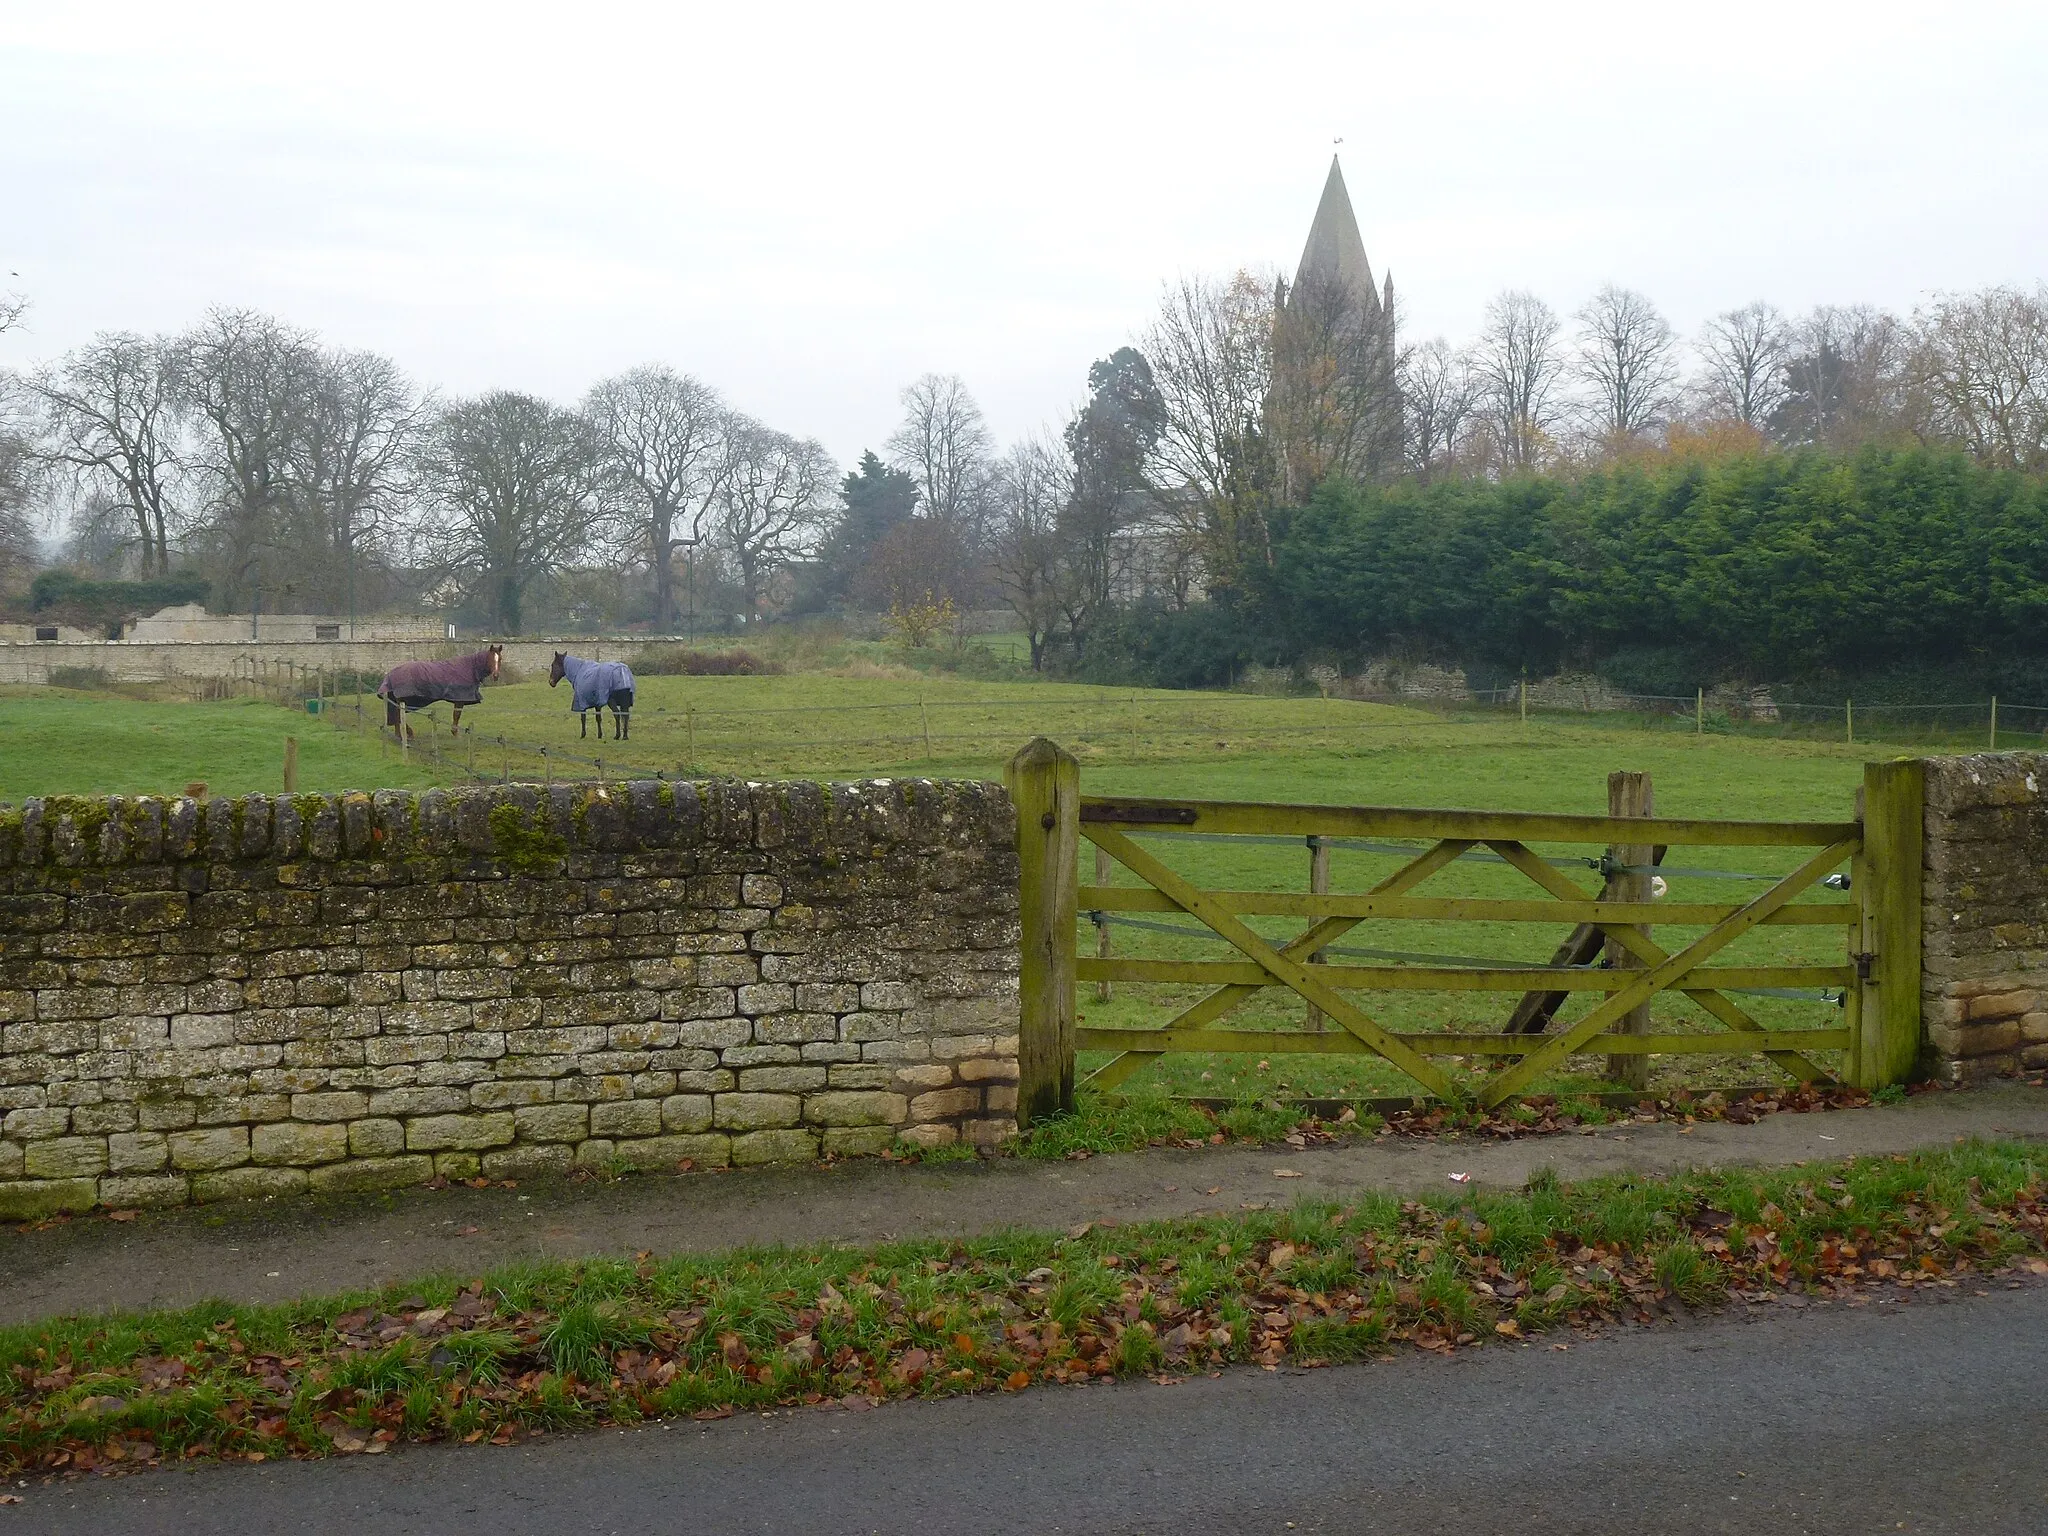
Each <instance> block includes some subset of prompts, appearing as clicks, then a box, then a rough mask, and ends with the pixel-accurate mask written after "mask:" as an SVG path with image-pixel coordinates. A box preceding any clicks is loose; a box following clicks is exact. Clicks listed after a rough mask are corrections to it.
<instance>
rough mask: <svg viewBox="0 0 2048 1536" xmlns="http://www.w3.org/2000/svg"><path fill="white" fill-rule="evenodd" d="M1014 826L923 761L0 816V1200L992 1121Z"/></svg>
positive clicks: (1009, 965) (650, 1164) (673, 1151)
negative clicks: (775, 775)
mask: <svg viewBox="0 0 2048 1536" xmlns="http://www.w3.org/2000/svg"><path fill="white" fill-rule="evenodd" d="M1012 825H1013V817H1012V815H1011V812H1010V808H1009V803H1008V801H1007V799H1005V798H1004V796H1003V795H1002V792H1001V791H1000V790H999V789H997V788H995V787H994V786H991V785H986V784H953V783H932V782H925V781H914V782H912V783H903V782H889V783H876V784H852V785H834V786H830V787H829V788H827V787H822V786H818V785H814V784H807V783H803V784H787V785H782V784H757V785H749V784H744V783H739V782H737V781H703V782H686V783H675V784H671V783H660V784H655V783H645V782H638V781H635V782H629V783H614V784H610V785H605V786H601V787H597V788H590V787H586V786H555V787H554V788H553V789H551V790H543V789H541V788H540V787H538V786H532V785H508V786H501V787H498V786H494V787H487V788H480V789H465V790H455V791H442V790H434V791H429V792H427V793H425V794H421V795H410V794H405V793H402V792H391V791H386V792H381V793H379V794H378V795H376V796H370V795H365V794H358V793H352V794H346V795H340V796H332V797H330V796H320V795H295V796H291V797H283V796H278V797H269V796H263V795H250V796H244V797H240V798H239V799H236V800H234V801H228V800H226V799H220V800H215V801H212V802H210V803H207V804H205V805H200V804H197V803H195V802H193V801H190V800H158V799H154V798H152V797H138V798H137V799H134V800H123V799H107V800H97V799H91V798H87V799H84V800H80V799H79V798H78V797H70V798H67V799H56V800H33V801H30V802H28V803H26V804H24V805H23V806H21V807H19V808H18V809H16V808H7V809H5V810H0V1215H10V1214H11V1215H14V1216H23V1215H29V1214H36V1213H45V1214H46V1213H47V1212H48V1211H50V1210H54V1209H70V1208H77V1207H78V1206H80V1205H82V1204H90V1203H92V1202H93V1201H95V1200H97V1201H102V1202H111V1203H119V1204H123V1205H137V1204H151V1203H175V1202H177V1201H181V1200H186V1199H218V1198H228V1197H235V1196H245V1195H253V1194H284V1193H291V1192H293V1191H297V1190H324V1189H333V1190H339V1189H363V1188H377V1187H388V1186H392V1185H397V1184H404V1183H413V1182H420V1181H423V1180H426V1179H429V1178H433V1177H435V1176H437V1175H439V1176H445V1177H449V1178H455V1177H475V1176H478V1175H479V1174H485V1175H490V1176H493V1177H498V1176H503V1177H518V1176H531V1175H534V1174H544V1173H565V1172H569V1171H572V1170H574V1169H577V1168H598V1167H604V1168H612V1167H628V1168H669V1167H674V1166H675V1165H676V1164H677V1163H678V1162H679V1161H680V1160H682V1159H685V1158H688V1159H690V1160H692V1161H694V1162H695V1163H696V1164H697V1165H698V1166H711V1165H716V1164H721V1163H728V1162H731V1163H743V1162H758V1161H770V1160H778V1159H788V1158H809V1157H816V1156H819V1155H821V1154H822V1155H830V1154H840V1153H856V1152H873V1151H879V1150H883V1149H885V1148H886V1147H888V1146H889V1145H891V1144H892V1143H894V1142H895V1141H896V1140H898V1139H899V1138H905V1137H907V1138H909V1139H911V1140H914V1141H918V1142H920V1143H923V1144H927V1145H930V1144H939V1143H944V1142H947V1141H953V1140H959V1139H963V1138H965V1139H974V1140H986V1139H989V1138H992V1137H996V1136H1000V1135H1003V1134H1005V1133H1006V1132H1007V1130H1009V1129H1011V1128H1013V1127H1014V1110H1015V1100H1016V1090H1015V1082H1016V1049H1017V1040H1016V1019H1017V1005H1016V962H1017V957H1016V949H1015V922H1016V867H1015V855H1014V851H1013V848H1012V845H1011V831H1012ZM101 833H103V834H104V835H103V836H102V835H97V834H101ZM508 874H513V875H517V876H519V878H517V879H511V880H508V879H507V878H506V876H507V875H508Z"/></svg>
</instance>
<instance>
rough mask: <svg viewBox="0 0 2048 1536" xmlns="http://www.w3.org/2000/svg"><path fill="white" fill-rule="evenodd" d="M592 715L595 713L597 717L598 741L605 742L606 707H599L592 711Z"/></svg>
mask: <svg viewBox="0 0 2048 1536" xmlns="http://www.w3.org/2000/svg"><path fill="white" fill-rule="evenodd" d="M591 713H593V714H594V715H596V716H597V739H598V740H599V741H603V740H604V706H603V705H602V704H600V705H598V706H597V708H596V709H594V710H593V711H591Z"/></svg>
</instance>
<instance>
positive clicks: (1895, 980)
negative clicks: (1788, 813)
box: [1848, 761, 1927, 1088]
mask: <svg viewBox="0 0 2048 1536" xmlns="http://www.w3.org/2000/svg"><path fill="white" fill-rule="evenodd" d="M1926 800H1927V765H1926V764H1925V763H1923V762H1918V761H1906V762H1896V763H1870V764H1867V765H1866V766H1865V767H1864V770H1863V859H1862V866H1863V868H1862V873H1863V876H1864V881H1863V890H1862V892H1861V894H1860V896H1859V897H1858V900H1859V901H1860V903H1861V905H1862V908H1863V918H1862V924H1861V928H1860V932H1861V934H1862V947H1861V953H1862V954H1863V955H1865V956H1867V957H1868V959H1867V960H1865V961H1864V962H1863V965H1864V967H1865V968H1867V970H1868V972H1869V979H1868V980H1866V981H1863V982H1861V983H1859V986H1860V988H1861V993H1862V995H1861V997H1860V999H1859V1002H1860V1007H1859V1008H1858V1009H1857V1012H1856V1021H1857V1036H1858V1038H1857V1040H1856V1041H1855V1043H1854V1047H1853V1048H1852V1049H1851V1051H1850V1053H1849V1064H1848V1065H1849V1072H1850V1080H1851V1081H1852V1082H1853V1083H1855V1085H1856V1086H1857V1087H1859V1088H1882V1087H1885V1086H1886V1085H1887V1084H1891V1083H1903V1082H1906V1081H1908V1080H1909V1079H1910V1078H1912V1076H1913V1075H1914V1072H1915V1070H1916V1067H1917V1065H1918V1062H1919V1057H1920V1039H1921V1025H1920V922H1921V913H1920V887H1921V858H1922V843H1923V840H1924V836H1925V834H1924V831H1923V825H1924V818H1925V814H1926ZM1852 931H1856V930H1852Z"/></svg>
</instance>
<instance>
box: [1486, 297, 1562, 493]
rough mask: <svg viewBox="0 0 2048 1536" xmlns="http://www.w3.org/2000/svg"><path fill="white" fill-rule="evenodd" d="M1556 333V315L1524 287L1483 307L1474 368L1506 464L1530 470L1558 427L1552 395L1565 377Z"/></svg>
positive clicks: (1556, 412)
mask: <svg viewBox="0 0 2048 1536" xmlns="http://www.w3.org/2000/svg"><path fill="white" fill-rule="evenodd" d="M1557 333H1558V320H1557V316H1556V314H1554V313H1553V312H1552V311H1551V308H1550V306H1549V305H1548V304H1546V303H1544V302H1543V301H1542V300H1541V299H1539V298H1537V297H1536V295H1535V294H1533V293H1529V292H1527V291H1526V290H1523V289H1513V290H1510V291H1509V292H1507V293H1503V294H1501V295H1500V296H1499V297H1497V298H1495V299H1494V300H1493V301H1492V302H1491V303H1490V304H1488V305H1487V306H1486V323H1485V325H1484V327H1483V328H1482V329H1481V331H1480V333H1479V341H1478V344H1477V345H1476V346H1475V347H1474V349H1473V368H1474V372H1475V374H1476V376H1477V379H1478V382H1479V386H1480V389H1481V390H1482V392H1483V399H1484V401H1485V409H1486V413H1487V417H1488V426H1489V427H1490V428H1491V430H1492V433H1493V436H1494V441H1495V446H1496V447H1497V449H1498V451H1499V455H1500V460H1501V462H1502V463H1503V464H1504V465H1506V466H1508V467H1510V468H1513V469H1532V468H1534V467H1535V466H1536V465H1537V464H1538V463H1539V462H1540V461H1541V460H1542V458H1543V455H1544V452H1545V449H1546V447H1547V445H1548V444H1549V442H1550V437H1551V431H1552V429H1553V428H1554V427H1555V426H1556V425H1557V415H1558V411H1557V404H1556V401H1555V400H1554V398H1553V396H1554V395H1555V394H1556V391H1557V386H1558V383H1559V381H1560V379H1561V377H1562V375H1563V364H1562V362H1561V360H1560V359H1559V357H1558V352H1557Z"/></svg>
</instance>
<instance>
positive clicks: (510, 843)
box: [490, 804, 569, 877]
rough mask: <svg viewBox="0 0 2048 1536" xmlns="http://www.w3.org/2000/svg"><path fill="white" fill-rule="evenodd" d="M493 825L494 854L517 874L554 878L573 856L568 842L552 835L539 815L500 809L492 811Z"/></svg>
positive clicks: (491, 820)
mask: <svg viewBox="0 0 2048 1536" xmlns="http://www.w3.org/2000/svg"><path fill="white" fill-rule="evenodd" d="M490 822H491V845H492V848H493V851H494V852H496V854H497V856H498V858H499V859H500V861H502V862H503V863H504V865H505V866H506V867H507V868H508V869H511V870H512V871H514V872H515V873H517V874H522V875H533V876H536V877H537V876H540V875H546V874H551V873H553V872H554V870H555V869H556V868H558V867H559V866H560V864H561V862H562V860H563V859H565V858H567V857H568V856H569V842H568V839H567V838H564V837H562V836H560V835H559V834H557V833H554V832H551V831H549V830H548V824H547V819H546V817H544V816H543V815H542V814H541V813H540V812H539V811H534V812H531V813H529V812H527V811H524V810H522V809H521V808H520V807H519V806H517V805H510V804H507V805H496V806H493V807H491V815H490Z"/></svg>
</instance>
